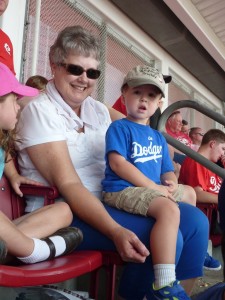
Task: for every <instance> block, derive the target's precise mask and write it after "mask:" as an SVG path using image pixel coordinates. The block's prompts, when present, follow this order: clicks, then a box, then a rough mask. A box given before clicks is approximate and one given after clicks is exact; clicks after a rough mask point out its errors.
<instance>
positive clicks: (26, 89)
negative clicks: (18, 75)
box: [13, 84, 39, 97]
mask: <svg viewBox="0 0 225 300" xmlns="http://www.w3.org/2000/svg"><path fill="white" fill-rule="evenodd" d="M13 92H14V93H15V94H17V95H18V96H20V97H23V96H28V97H35V96H37V95H38V94H39V91H38V90H37V89H35V88H32V87H30V86H26V85H22V84H19V85H17V86H16V88H15V89H14V90H13Z"/></svg>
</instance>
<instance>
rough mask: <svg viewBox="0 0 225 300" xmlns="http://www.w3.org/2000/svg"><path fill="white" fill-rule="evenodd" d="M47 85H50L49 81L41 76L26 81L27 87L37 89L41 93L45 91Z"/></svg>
mask: <svg viewBox="0 0 225 300" xmlns="http://www.w3.org/2000/svg"><path fill="white" fill-rule="evenodd" d="M47 83H48V79H46V78H45V77H43V76H41V75H34V76H31V77H29V78H28V79H27V81H26V85H28V86H31V87H33V88H36V89H38V90H39V91H41V92H43V91H44V90H45V88H46V85H47Z"/></svg>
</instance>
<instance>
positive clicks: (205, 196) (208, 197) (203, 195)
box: [194, 186, 218, 204]
mask: <svg viewBox="0 0 225 300" xmlns="http://www.w3.org/2000/svg"><path fill="white" fill-rule="evenodd" d="M194 190H195V192H196V196H197V202H199V203H215V204H218V194H213V193H209V192H206V191H204V190H203V189H202V188H201V187H200V186H196V187H194Z"/></svg>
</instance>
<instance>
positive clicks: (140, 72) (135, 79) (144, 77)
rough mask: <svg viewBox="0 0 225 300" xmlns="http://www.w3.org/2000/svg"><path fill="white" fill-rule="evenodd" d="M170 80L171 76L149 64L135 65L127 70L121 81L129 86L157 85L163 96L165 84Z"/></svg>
mask: <svg viewBox="0 0 225 300" xmlns="http://www.w3.org/2000/svg"><path fill="white" fill-rule="evenodd" d="M171 80H172V76H170V75H163V74H162V73H160V72H159V70H157V69H156V68H153V67H150V66H146V65H143V66H137V67H135V68H133V69H132V70H131V71H129V72H128V74H127V75H126V77H125V78H124V81H123V86H124V85H125V84H128V85H129V86H130V87H137V86H140V85H143V84H152V85H155V86H157V87H158V88H159V89H160V91H161V92H162V95H163V97H165V84H166V83H169V82H170V81H171Z"/></svg>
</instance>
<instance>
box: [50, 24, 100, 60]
mask: <svg viewBox="0 0 225 300" xmlns="http://www.w3.org/2000/svg"><path fill="white" fill-rule="evenodd" d="M100 49H101V46H100V40H99V39H98V38H97V37H96V36H94V35H93V34H92V33H91V32H90V31H88V30H86V29H84V28H83V27H81V26H70V27H66V28H65V29H63V30H62V31H61V32H60V33H59V34H58V36H57V38H56V40H55V42H54V44H53V45H52V46H51V48H50V52H49V60H50V62H51V63H55V64H58V63H61V62H64V61H65V59H66V58H67V57H68V56H69V55H70V54H72V55H82V56H85V57H89V56H91V57H93V58H95V59H96V60H97V61H100V57H101V50H100Z"/></svg>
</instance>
